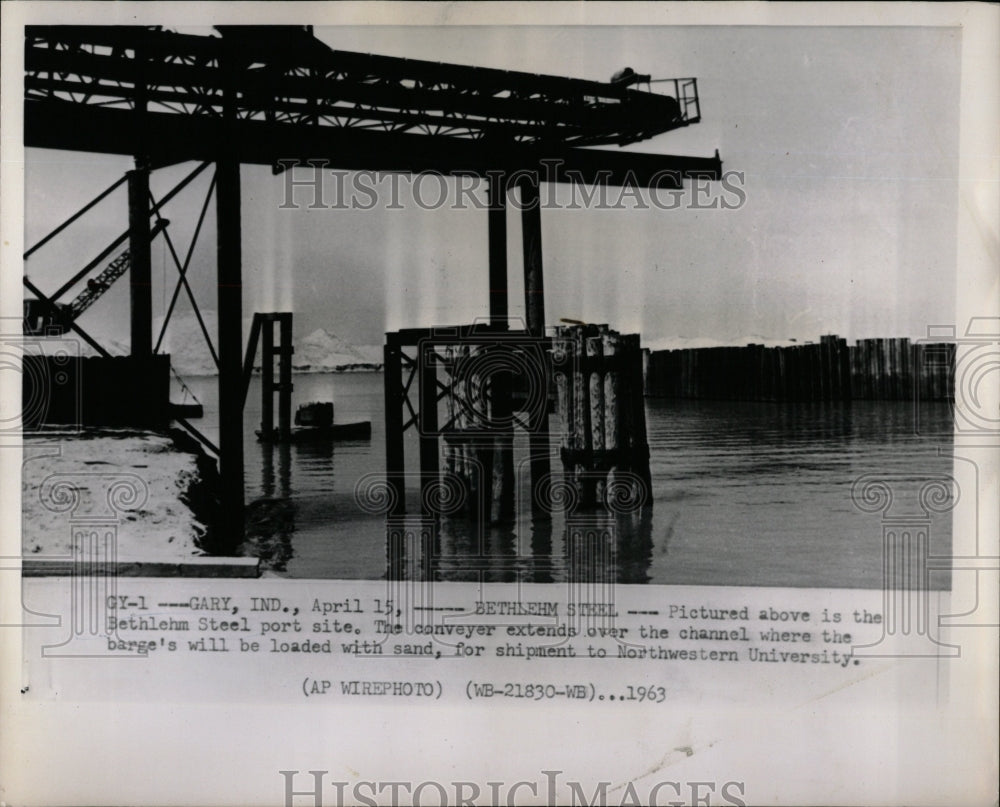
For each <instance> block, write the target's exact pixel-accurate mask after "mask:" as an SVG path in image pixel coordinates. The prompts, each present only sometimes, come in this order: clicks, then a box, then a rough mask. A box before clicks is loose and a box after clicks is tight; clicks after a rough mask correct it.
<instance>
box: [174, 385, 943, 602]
mask: <svg viewBox="0 0 1000 807" xmlns="http://www.w3.org/2000/svg"><path fill="white" fill-rule="evenodd" d="M294 381H295V392H294V399H293V400H294V405H298V404H299V403H303V402H307V401H313V400H332V401H334V403H335V407H336V421H337V422H350V421H354V420H371V421H372V429H373V431H372V439H371V441H370V442H338V443H334V444H327V445H325V446H323V445H292V446H283V447H274V446H263V445H261V444H259V443H258V442H257V440H256V437H255V435H254V431H253V430H254V429H255V428H257V426H258V422H259V418H260V389H259V380H258V379H256V378H255V379H254V381H253V384H252V386H251V389H250V394H249V396H248V401H247V410H246V418H245V423H246V439H245V450H246V474H245V482H246V495H247V501H248V502H252V501H253V500H256V499H260V498H262V497H287V498H288V499H289V500H290V505H289V506H288V507H287V508H286V509H285V511H284V520H283V521H282V523H281V524H280V532H281V533H282V536H283V537H284V539H286V540H285V541H284V542H283V543H284V546H285V549H284V552H283V556H282V558H281V559H280V560H279V561H278V563H277V564H276V565H277V569H276V571H275V573H276V574H280V575H284V576H288V577H312V578H341V579H344V578H347V579H379V578H382V577H384V576H385V573H386V536H385V522H384V517H383V516H380V515H374V514H369V513H366V512H365V511H363V510H362V509H361V508H360V507H359V505H358V503H357V500H356V497H355V484H356V483H357V481H358V480H359V479H361V478H362V477H364V476H365V475H366V474H378V473H382V472H383V471H384V462H385V449H384V432H383V422H382V411H383V403H382V374H381V373H365V374H343V375H340V374H316V375H297V376H295V379H294ZM188 386H189V387H190V388H191V389H192V390H193V391H194V393H195V395H197V397H198V398H199V399H200V400H201V401H202V403H203V404H204V405H205V410H206V411H205V418H204V419H203V420H201V421H200V422H196V423H197V425H198V427H199V428H200V429H203V430H204V431H205V433H206V434H207V435H209V436H210V437H212V438H213V439H217V433H218V432H217V430H218V410H217V404H216V390H215V379H214V378H196V379H189V380H188ZM180 397H181V393H180V392H176V391H175V397H174V400H180ZM646 416H647V423H648V432H649V442H650V451H651V463H652V477H653V499H654V500H653V505H652V507H651V508H648V509H647V510H646V511H645V512H644V513H643V514H641V515H636V516H631V517H620V518H618V519H617V520H616V522H615V526H616V528H617V536H618V537H617V540H616V541H615V546H614V548H613V553H612V555H611V559H610V561H609V562H610V563H612V564H613V566H614V576H615V578H616V579H617V580H618V581H619V582H622V583H677V584H690V585H762V586H823V587H850V588H877V587H879V586H880V585H881V575H882V526H881V521H880V516H879V514H878V513H875V514H872V513H866V512H862V511H861V510H859V509H858V508H857V507H856V506H855V504H854V503H853V501H852V498H851V490H852V485H853V484H854V482H855V480H857V479H858V478H859V477H862V476H864V475H879V476H883V477H887V476H891V477H892V478H894V479H895V480H897V482H896V484H897V487H901V489H902V490H901V492H902V497H903V499H904V500H905V499H906V497H907V496H908V495H909V496H911V497H912V499H913V502H912V505H913V506H914V507H916V506H917V501H916V498H917V491H918V490H919V488H920V487H921V486H922V484H923V483H924V482H926V481H927V480H930V479H934V478H938V477H940V476H942V475H945V474H949V473H950V472H951V466H952V460H951V425H950V424H951V411H950V407H949V406H948V405H947V404H930V405H922V406H921V409H920V413H919V426H920V428H919V432H920V433H919V434H918V433H917V432H918V429H917V428H915V423H916V422H917V420H916V417H915V411H914V407H913V405H912V404H910V403H897V402H888V401H878V402H875V401H871V402H869V401H855V402H853V403H850V404H815V403H807V404H803V403H734V402H723V401H676V400H664V399H647V401H646ZM557 428H558V421H557V419H556V418H555V417H553V422H552V430H553V432H555V431H556V430H557ZM408 440H409V442H408V443H407V457H408V460H412V462H413V463H414V464H415V463H416V457H417V444H416V440H415V435H413V434H412V430H411V433H410V434H409V435H408ZM518 445H519V444H518ZM518 445H516V446H515V448H517V447H518ZM554 467H558V464H556V465H555V466H554ZM414 470H416V468H415V466H414ZM525 488H526V485H524V484H522V485H521V491H520V492H521V493H522V494H523V493H525V492H526V491H525ZM412 493H413V503H412V505H411V506H410V508H409V510H410V512H417V510H418V507H417V506H416V494H417V491H416V490H414V491H412ZM897 495H899V491H897ZM523 509H524V508H519V510H523ZM914 512H923V511H919V510H915V511H914ZM439 529H440V532H439V543H438V546H437V547H436V548H435V550H434V552H433V553H432V554H433V557H432V558H431V562H430V568H431V569H432V572H431V573H432V574H433V575H434V576H435V577H436V578H437V579H442V580H476V579H479V578H480V576H482V577H483V578H484V579H487V580H497V581H500V580H514V579H522V580H526V581H534V582H557V581H562V580H565V579H567V575H568V573H569V569H570V568H571V565H572V563H573V562H574V561H573V558H572V554H573V553H572V552H570V551H569V550H568V549H567V546H566V538H565V533H566V528H565V523H564V520H563V518H562V516H561V514H558V513H557V514H556V515H554V516H553V517H552V518H551V519H539V520H536V521H533V520H532V519H531V517H530V514H524V515H522V516H521V517H519V519H518V521H517V522H516V523H515V524H514V525H513V526H512V527H505V528H502V529H500V528H494V529H489V530H487V531H486V532H485V534H478V533H477V532H476V531H475V529H474V528H473V527H472V525H471V524H470V523H469V522H467V521H465V520H464V519H460V520H449V519H443V520H442V521H441V523H440V526H439ZM950 545H951V521H950V515H949V514H944V515H938V516H934V517H933V519H932V522H931V552H932V553H934V554H937V553H947V552H948V550H949V548H950ZM932 585H935V586H937V587H941V586H945V587H946V586H948V585H949V581H948V579H947V577H945V576H937V575H935V576H934V578H933V580H932Z"/></svg>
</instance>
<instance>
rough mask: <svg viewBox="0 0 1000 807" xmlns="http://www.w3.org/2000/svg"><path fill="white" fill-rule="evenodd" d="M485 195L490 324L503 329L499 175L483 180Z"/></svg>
mask: <svg viewBox="0 0 1000 807" xmlns="http://www.w3.org/2000/svg"><path fill="white" fill-rule="evenodd" d="M486 182H487V185H488V193H489V205H490V207H489V214H488V215H489V218H488V220H487V221H488V227H489V261H490V267H489V268H490V271H489V276H490V297H489V299H490V324H491V325H494V326H497V325H499V326H506V325H507V317H508V313H509V308H508V303H507V186H506V177H505V176H504V175H503V174H491V175H490V177H489V179H487V180H486Z"/></svg>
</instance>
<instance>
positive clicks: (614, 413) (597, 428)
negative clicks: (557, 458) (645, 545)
mask: <svg viewBox="0 0 1000 807" xmlns="http://www.w3.org/2000/svg"><path fill="white" fill-rule="evenodd" d="M556 339H557V340H558V341H559V343H560V344H561V345H563V347H564V349H565V351H566V353H567V356H566V358H565V360H564V361H562V362H560V363H559V364H558V365H557V366H556V367H555V373H554V375H555V385H556V391H557V405H558V408H559V416H560V421H561V433H560V453H561V456H562V462H563V470H564V472H565V474H566V475H567V477H568V478H569V479H571V480H572V482H573V484H574V486H575V487H576V489H577V492H578V494H579V500H580V504H581V506H583V507H585V508H590V507H594V506H597V505H601V504H604V503H606V500H607V498H608V497H609V496H611V495H612V494H611V492H610V486H612V485H613V484H615V483H616V482H620V481H622V480H624V479H626V474H628V477H627V478H628V479H630V480H631V482H630V483H629V484H632V483H634V484H637V485H643V486H645V488H646V490H647V491H648V488H649V482H650V479H649V446H648V444H647V438H646V414H645V405H644V403H643V394H642V393H643V365H644V360H645V359H644V356H643V353H642V350H641V349H640V347H639V337H638V336H637V335H628V336H623V335H621V334H619V333H617V332H615V331H612V330H610V329H609V328H608V326H607V325H586V326H573V327H570V328H562V329H560V331H559V333H558V334H557V336H556ZM634 495H635V496H636V501H639V500H640V499H641V495H642V491H635V494H634Z"/></svg>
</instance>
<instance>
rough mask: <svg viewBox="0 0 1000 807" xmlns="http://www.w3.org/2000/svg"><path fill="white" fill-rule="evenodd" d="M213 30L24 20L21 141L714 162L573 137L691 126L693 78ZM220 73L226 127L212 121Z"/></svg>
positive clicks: (490, 160)
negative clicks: (655, 89) (602, 75)
mask: <svg viewBox="0 0 1000 807" xmlns="http://www.w3.org/2000/svg"><path fill="white" fill-rule="evenodd" d="M220 30H221V31H222V34H223V35H222V36H221V37H212V36H191V35H186V34H177V33H173V32H170V31H163V30H159V29H153V28H141V27H129V26H115V27H75V26H46V27H38V26H33V27H29V28H28V29H27V30H26V43H25V46H26V47H25V144H26V145H28V146H39V147H44V148H59V149H72V150H82V151H94V152H104V153H115V154H129V155H134V154H136V153H137V152H136V148H137V145H138V146H141V147H142V151H143V152H145V153H146V154H147V155H148V156H149V157H150V159H151V161H152V163H153V164H154V165H156V164H169V163H172V162H178V161H182V160H191V159H210V158H211V157H212V156H213V155H215V154H217V153H218V150H219V148H220V147H221V146H228V147H231V148H235V149H236V150H238V152H239V158H240V160H241V161H242V162H247V163H260V164H269V165H273V164H274V163H275V162H276V161H278V160H280V159H300V160H307V159H326V160H328V161H329V162H330V164H331V166H332V167H341V168H348V169H351V168H364V169H368V170H384V171H408V172H414V171H439V172H441V173H468V172H472V173H477V174H482V173H485V172H486V171H487V170H496V169H508V170H515V169H519V168H531V167H533V166H536V165H537V164H538V162H539V161H540V160H541V159H546V158H547V159H555V160H562V161H563V162H564V164H565V165H566V166H567V167H568V168H569V169H570V170H575V171H578V172H581V173H582V174H583V177H582V178H583V179H584V180H585V181H588V180H589V179H591V176H590V175H591V174H593V173H595V172H596V171H597V170H598V169H603V170H604V171H610V172H611V175H610V176H608V175H606V174H603V175H602V177H601V179H603V180H604V181H606V182H610V183H615V182H617V183H618V184H621V181H622V180H623V177H624V172H625V171H627V170H628V169H631V171H632V173H633V177H632V178H630V179H629V181H630V182H635V183H637V184H648V183H649V181H650V180H649V178H650V177H652V176H653V175H654V174H662V173H663V172H665V171H675V172H677V174H678V177H680V178H683V177H687V176H691V175H694V174H697V175H700V176H708V177H710V178H717V176H718V174H719V172H720V167H721V166H720V162H719V160H718V157H715V158H707V159H706V158H687V157H669V156H661V155H648V154H636V153H626V152H609V151H604V150H600V151H595V150H591V149H580V148H578V147H579V146H595V145H612V144H617V145H624V144H628V143H634V142H637V141H639V140H644V139H647V138H650V137H653V136H655V135H657V134H661V133H663V132H667V131H670V130H672V129H677V128H679V127H683V126H687V125H689V124H692V123H696V122H698V120H699V115H700V111H699V104H698V98H697V85H696V82H695V81H694V80H693V79H678V80H676V81H674V83H673V87H674V94H675V96H676V97H674V96H670V95H659V94H654V93H650V92H640V91H638V90H635V89H631V88H628V87H624V86H620V85H615V84H609V83H601V82H593V81H585V80H581V79H570V78H561V77H555V76H541V75H534V74H530V73H522V72H516V71H507V70H492V69H485V68H476V67H467V66H460V65H450V64H439V63H434V62H425V61H418V60H414V59H401V58H394V57H387V56H374V55H368V54H358V53H349V52H344V51H335V50H332V49H330V48H329V47H327V46H326V45H324V44H323V43H322V42H321V41H319V40H318V39H316V38H314V37H313V36H312V35H311V33H310V32H309V31H308V30H307V29H304V28H287V27H281V28H268V29H262V28H256V27H238V26H237V27H224V28H220ZM230 81H232V82H233V83H232V87H233V91H234V94H233V96H230V97H233V98H234V99H235V100H234V110H233V112H234V116H233V117H234V118H235V120H232V119H231V120H232V123H231V125H233V126H234V127H235V135H236V136H235V137H233V136H232V135H233V132H231V131H229V132H227V131H226V129H225V127H224V125H223V120H224V117H225V116H224V115H223V106H224V103H225V100H226V97H227V94H226V88H227V86H229V85H228V82H230ZM668 86H669V85H668ZM227 135H228V136H227ZM576 179H577V178H574V181H576ZM554 181H560V180H559V178H558V177H555V178H554ZM564 181H565V180H564ZM659 186H660V187H669V186H670V183H669V182H664V181H662V180H661V181H660V185H659Z"/></svg>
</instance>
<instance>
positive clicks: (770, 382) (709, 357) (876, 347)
mask: <svg viewBox="0 0 1000 807" xmlns="http://www.w3.org/2000/svg"><path fill="white" fill-rule="evenodd" d="M954 361H955V346H954V344H950V343H924V342H917V343H911V342H910V340H909V339H906V338H902V339H862V340H859V341H858V342H857V343H856V344H855V345H852V346H848V345H847V342H846V340H844V339H840V338H839V337H837V336H832V335H831V336H823V337H821V339H820V341H819V343H818V344H804V345H793V346H789V347H773V348H766V347H764V346H762V345H753V344H751V345H747V346H746V347H715V348H695V349H689V350H661V351H654V352H652V353H649V355H648V357H647V358H646V361H645V365H646V368H647V369H646V377H645V390H646V394H647V395H650V396H658V397H669V398H706V399H719V400H747V401H843V400H852V399H854V400H912V399H913V398H914V396H917V397H918V398H919V399H920V400H928V401H943V400H953V399H954V381H953V378H952V376H953V374H954Z"/></svg>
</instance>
